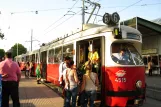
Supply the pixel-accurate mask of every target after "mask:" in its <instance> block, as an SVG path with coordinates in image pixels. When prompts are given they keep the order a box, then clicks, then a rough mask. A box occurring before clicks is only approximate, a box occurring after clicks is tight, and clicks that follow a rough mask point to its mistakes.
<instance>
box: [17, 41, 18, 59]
mask: <svg viewBox="0 0 161 107" xmlns="http://www.w3.org/2000/svg"><path fill="white" fill-rule="evenodd" d="M17 56H18V43H17Z"/></svg>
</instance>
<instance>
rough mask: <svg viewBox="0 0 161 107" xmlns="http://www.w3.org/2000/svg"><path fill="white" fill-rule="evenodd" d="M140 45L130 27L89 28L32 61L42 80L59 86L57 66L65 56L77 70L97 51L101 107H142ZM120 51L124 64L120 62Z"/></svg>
mask: <svg viewBox="0 0 161 107" xmlns="http://www.w3.org/2000/svg"><path fill="white" fill-rule="evenodd" d="M141 45H142V35H141V33H140V32H139V31H138V30H136V29H134V28H132V27H128V26H123V25H121V26H120V27H118V26H111V27H110V26H108V25H96V24H88V25H86V26H84V30H83V31H80V32H76V33H74V34H71V35H67V36H66V37H64V38H58V39H56V40H54V41H52V42H50V43H48V44H46V45H45V46H42V47H41V48H40V49H39V50H38V51H37V53H35V57H36V58H35V59H36V60H35V61H36V63H41V64H42V78H43V79H44V80H46V81H48V82H52V83H53V84H55V85H58V86H59V81H58V78H59V64H60V62H61V61H62V59H63V57H64V56H69V57H71V58H72V59H73V60H74V62H75V65H76V67H77V68H78V67H79V66H80V64H83V63H85V62H86V61H87V60H88V53H89V51H96V52H97V53H98V55H99V61H98V69H97V72H96V73H97V74H98V76H99V82H100V87H101V89H100V91H99V92H98V93H101V94H100V95H101V97H100V99H99V100H100V101H101V104H102V105H104V106H112V107H116V106H119V107H120V106H122V107H123V106H128V105H141V104H143V102H144V99H145V89H146V85H145V66H144V64H143V60H142V57H141ZM121 51H124V55H126V58H125V59H126V61H125V60H122V59H121Z"/></svg>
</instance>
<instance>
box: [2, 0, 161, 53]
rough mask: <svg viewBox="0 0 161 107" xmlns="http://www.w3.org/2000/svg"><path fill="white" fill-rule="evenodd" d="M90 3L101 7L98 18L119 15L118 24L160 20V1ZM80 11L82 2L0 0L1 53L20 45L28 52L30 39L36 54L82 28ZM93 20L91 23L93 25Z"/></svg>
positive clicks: (128, 0) (97, 0)
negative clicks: (113, 14) (137, 18)
mask: <svg viewBox="0 0 161 107" xmlns="http://www.w3.org/2000/svg"><path fill="white" fill-rule="evenodd" d="M90 1H92V2H93V1H94V2H97V3H99V4H100V5H101V8H100V10H99V12H98V14H99V15H101V16H103V15H104V13H110V14H112V13H114V12H118V14H119V15H120V21H124V20H128V19H131V18H133V17H136V16H137V17H141V18H144V19H147V20H153V19H157V18H160V17H161V14H160V10H161V0H90ZM85 6H86V7H88V9H87V10H86V12H91V11H92V8H93V6H92V5H90V4H88V3H85ZM81 7H82V0H0V29H1V32H2V33H4V35H5V39H3V40H0V49H4V50H5V51H7V50H9V49H10V48H11V47H12V46H13V45H14V44H16V43H20V44H22V45H24V46H25V47H26V48H27V49H28V51H29V50H31V42H30V41H31V35H32V37H33V46H32V49H33V50H35V49H38V48H39V47H40V45H41V44H42V43H47V42H50V41H52V40H54V39H56V38H57V37H61V36H63V35H65V34H70V33H71V32H72V31H73V32H74V31H76V30H77V29H78V28H81V24H82V15H81ZM71 8H72V9H71ZM97 10H98V8H97V9H96V11H95V13H97ZM68 11H69V12H68ZM36 12H37V14H36ZM88 17H89V14H85V21H87V19H88ZM94 18H95V16H93V17H92V19H91V20H90V23H93V20H94ZM101 20H102V17H99V16H98V17H96V20H95V22H94V23H96V24H103V23H102V21H101ZM31 30H32V31H33V33H31Z"/></svg>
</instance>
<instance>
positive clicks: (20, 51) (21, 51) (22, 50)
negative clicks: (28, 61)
mask: <svg viewBox="0 0 161 107" xmlns="http://www.w3.org/2000/svg"><path fill="white" fill-rule="evenodd" d="M17 49H18V55H21V54H24V53H26V52H27V48H25V47H24V46H23V45H22V44H19V43H18V48H17V43H16V44H15V45H13V46H12V47H11V50H12V55H13V57H15V56H17Z"/></svg>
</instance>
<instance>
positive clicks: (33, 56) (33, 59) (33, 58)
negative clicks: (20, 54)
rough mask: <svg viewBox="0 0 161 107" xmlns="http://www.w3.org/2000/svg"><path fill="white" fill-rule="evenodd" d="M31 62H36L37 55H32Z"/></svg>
mask: <svg viewBox="0 0 161 107" xmlns="http://www.w3.org/2000/svg"><path fill="white" fill-rule="evenodd" d="M31 61H34V62H35V54H32V59H31Z"/></svg>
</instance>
